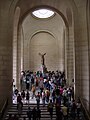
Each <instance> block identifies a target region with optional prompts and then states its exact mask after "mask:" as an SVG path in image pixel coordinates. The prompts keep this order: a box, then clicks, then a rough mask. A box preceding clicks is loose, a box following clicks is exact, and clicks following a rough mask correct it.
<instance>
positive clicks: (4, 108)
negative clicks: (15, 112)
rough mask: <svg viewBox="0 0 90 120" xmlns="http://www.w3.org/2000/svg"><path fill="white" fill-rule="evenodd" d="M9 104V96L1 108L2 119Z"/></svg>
mask: <svg viewBox="0 0 90 120" xmlns="http://www.w3.org/2000/svg"><path fill="white" fill-rule="evenodd" d="M7 105H8V98H7V99H6V101H5V102H4V105H3V107H2V109H1V111H0V119H2V117H3V115H4V112H5V110H6V107H7Z"/></svg>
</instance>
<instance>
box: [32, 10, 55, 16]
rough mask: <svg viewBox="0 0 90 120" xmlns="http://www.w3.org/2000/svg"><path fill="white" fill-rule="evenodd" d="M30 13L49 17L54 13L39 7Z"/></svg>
mask: <svg viewBox="0 0 90 120" xmlns="http://www.w3.org/2000/svg"><path fill="white" fill-rule="evenodd" d="M32 14H33V15H34V16H35V17H37V18H49V17H51V16H53V15H54V14H55V13H54V12H53V11H51V10H48V9H39V10H35V11H33V12H32Z"/></svg>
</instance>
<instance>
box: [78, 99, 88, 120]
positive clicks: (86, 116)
mask: <svg viewBox="0 0 90 120" xmlns="http://www.w3.org/2000/svg"><path fill="white" fill-rule="evenodd" d="M80 101H81V105H82V109H83V113H84V117H85V118H86V120H90V115H89V113H88V111H87V110H86V108H85V105H84V104H83V102H82V99H81V98H80Z"/></svg>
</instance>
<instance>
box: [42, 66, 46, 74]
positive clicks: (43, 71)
mask: <svg viewBox="0 0 90 120" xmlns="http://www.w3.org/2000/svg"><path fill="white" fill-rule="evenodd" d="M46 72H47V68H46V66H45V65H42V73H46Z"/></svg>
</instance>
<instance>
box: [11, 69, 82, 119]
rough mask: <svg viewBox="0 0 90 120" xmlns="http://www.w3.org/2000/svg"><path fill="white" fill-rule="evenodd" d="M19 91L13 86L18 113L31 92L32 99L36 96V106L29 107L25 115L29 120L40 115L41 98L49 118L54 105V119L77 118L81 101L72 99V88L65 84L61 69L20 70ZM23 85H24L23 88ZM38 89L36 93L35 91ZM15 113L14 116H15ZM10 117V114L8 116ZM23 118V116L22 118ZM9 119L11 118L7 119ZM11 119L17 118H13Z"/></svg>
mask: <svg viewBox="0 0 90 120" xmlns="http://www.w3.org/2000/svg"><path fill="white" fill-rule="evenodd" d="M20 81H21V93H20V92H19V91H18V89H16V88H15V86H14V88H15V89H14V91H13V92H14V93H13V94H14V95H16V96H17V109H18V114H19V115H20V114H21V112H22V109H23V104H24V101H25V100H26V104H29V100H30V93H31V92H32V99H33V98H36V102H37V108H35V107H34V108H33V109H32V110H31V108H30V107H29V108H28V110H27V116H28V118H29V120H31V118H33V120H38V119H40V117H41V110H40V100H42V104H43V107H44V106H47V111H48V112H49V113H50V117H51V119H52V118H53V109H54V107H55V111H56V120H68V118H71V119H72V120H75V119H76V116H77V118H78V119H79V115H80V110H81V103H80V100H79V99H78V100H77V101H75V99H74V88H73V87H72V86H67V81H66V79H65V73H64V72H61V71H56V72H54V71H49V72H47V73H42V72H41V71H37V72H31V71H29V70H28V71H22V72H21V79H20ZM23 85H25V86H26V87H25V88H24V89H23ZM37 90H38V92H37V94H36V91H37ZM30 91H31V92H30ZM16 116H17V115H15V116H14V117H16ZM10 117H11V116H10ZM24 119H25V118H24ZM9 120H11V119H9ZM13 120H17V118H16V119H13Z"/></svg>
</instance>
